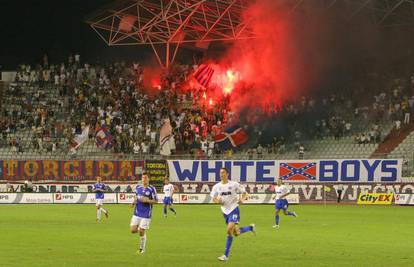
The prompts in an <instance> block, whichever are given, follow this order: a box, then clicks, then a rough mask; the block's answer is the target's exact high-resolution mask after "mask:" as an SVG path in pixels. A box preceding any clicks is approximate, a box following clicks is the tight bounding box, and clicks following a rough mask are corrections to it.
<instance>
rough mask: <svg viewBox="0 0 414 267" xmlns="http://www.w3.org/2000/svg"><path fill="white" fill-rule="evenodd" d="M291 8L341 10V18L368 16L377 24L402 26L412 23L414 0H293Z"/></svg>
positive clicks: (349, 18) (413, 18) (413, 19)
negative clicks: (310, 7) (310, 6)
mask: <svg viewBox="0 0 414 267" xmlns="http://www.w3.org/2000/svg"><path fill="white" fill-rule="evenodd" d="M291 2H292V10H300V8H303V7H305V6H309V5H312V6H317V7H322V8H326V9H336V10H341V12H340V13H341V15H342V17H343V18H345V19H348V20H351V19H353V18H356V17H358V16H368V17H369V18H370V19H371V21H372V22H373V23H374V24H376V25H379V26H387V27H388V26H402V25H409V24H414V0H312V1H306V0H294V1H291Z"/></svg>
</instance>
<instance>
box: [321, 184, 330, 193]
mask: <svg viewBox="0 0 414 267" xmlns="http://www.w3.org/2000/svg"><path fill="white" fill-rule="evenodd" d="M323 190H324V191H325V192H331V190H332V189H331V188H330V187H329V186H326V185H324V186H323Z"/></svg>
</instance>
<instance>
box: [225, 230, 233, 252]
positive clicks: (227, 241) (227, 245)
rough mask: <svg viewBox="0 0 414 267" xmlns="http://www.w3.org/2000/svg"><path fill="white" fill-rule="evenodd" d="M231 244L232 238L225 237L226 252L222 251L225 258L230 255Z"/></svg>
mask: <svg viewBox="0 0 414 267" xmlns="http://www.w3.org/2000/svg"><path fill="white" fill-rule="evenodd" d="M232 242H233V237H232V236H230V235H229V236H227V240H226V250H225V251H224V255H226V257H228V256H229V253H230V247H231V243H232Z"/></svg>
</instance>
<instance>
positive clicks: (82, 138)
mask: <svg viewBox="0 0 414 267" xmlns="http://www.w3.org/2000/svg"><path fill="white" fill-rule="evenodd" d="M81 129H82V132H81V133H79V134H75V136H74V137H73V140H72V147H71V151H72V152H75V150H76V149H78V148H79V147H80V146H81V145H82V144H83V143H85V142H86V141H87V140H88V136H89V125H85V123H82V124H81Z"/></svg>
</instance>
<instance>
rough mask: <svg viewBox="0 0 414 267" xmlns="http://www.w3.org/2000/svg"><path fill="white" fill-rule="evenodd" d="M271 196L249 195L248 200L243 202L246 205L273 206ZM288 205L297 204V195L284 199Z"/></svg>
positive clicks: (273, 201) (290, 195)
mask: <svg viewBox="0 0 414 267" xmlns="http://www.w3.org/2000/svg"><path fill="white" fill-rule="evenodd" d="M273 196H274V195H272V194H250V195H249V198H248V199H247V200H246V201H245V203H246V204H274V203H275V200H274V199H273ZM286 199H287V201H288V202H289V204H299V195H298V194H289V195H288V196H287V197H286Z"/></svg>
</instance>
